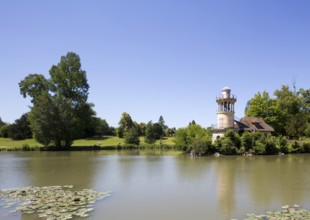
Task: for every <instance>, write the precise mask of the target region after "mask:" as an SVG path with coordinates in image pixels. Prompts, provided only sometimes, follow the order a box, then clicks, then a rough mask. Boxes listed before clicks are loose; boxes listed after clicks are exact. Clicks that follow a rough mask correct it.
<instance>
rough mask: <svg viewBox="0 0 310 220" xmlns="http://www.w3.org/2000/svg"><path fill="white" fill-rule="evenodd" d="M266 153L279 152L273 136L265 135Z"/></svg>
mask: <svg viewBox="0 0 310 220" xmlns="http://www.w3.org/2000/svg"><path fill="white" fill-rule="evenodd" d="M265 151H266V154H277V153H279V148H278V147H277V144H276V138H275V137H273V136H270V137H267V139H266V143H265Z"/></svg>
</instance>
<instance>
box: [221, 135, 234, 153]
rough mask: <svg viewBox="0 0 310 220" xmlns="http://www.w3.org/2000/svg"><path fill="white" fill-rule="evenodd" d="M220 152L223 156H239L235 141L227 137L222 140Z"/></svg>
mask: <svg viewBox="0 0 310 220" xmlns="http://www.w3.org/2000/svg"><path fill="white" fill-rule="evenodd" d="M219 151H220V153H221V154H226V155H232V154H237V148H236V147H235V144H234V143H233V141H232V140H230V139H229V138H225V137H224V138H222V139H221V148H220V150H219Z"/></svg>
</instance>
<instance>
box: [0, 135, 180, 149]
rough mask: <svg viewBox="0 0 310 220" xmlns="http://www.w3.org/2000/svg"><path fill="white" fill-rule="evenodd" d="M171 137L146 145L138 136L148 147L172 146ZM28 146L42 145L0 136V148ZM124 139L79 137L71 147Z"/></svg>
mask: <svg viewBox="0 0 310 220" xmlns="http://www.w3.org/2000/svg"><path fill="white" fill-rule="evenodd" d="M173 139H174V138H173V137H169V138H165V139H163V140H161V141H156V143H155V144H153V145H147V144H146V143H145V142H144V138H143V137H141V138H140V145H141V146H150V147H159V146H160V143H161V144H162V145H167V146H168V147H171V148H173V146H174V142H173ZM26 145H27V146H29V147H30V148H39V147H42V144H40V143H38V142H36V141H35V140H34V139H26V140H21V141H14V140H11V139H10V138H0V150H1V149H2V150H5V149H19V148H23V147H24V146H26ZM124 145H125V141H124V139H123V138H118V137H103V138H102V139H80V140H75V141H74V142H73V145H72V146H73V147H82V146H83V147H87V146H90V147H93V146H101V147H116V146H124Z"/></svg>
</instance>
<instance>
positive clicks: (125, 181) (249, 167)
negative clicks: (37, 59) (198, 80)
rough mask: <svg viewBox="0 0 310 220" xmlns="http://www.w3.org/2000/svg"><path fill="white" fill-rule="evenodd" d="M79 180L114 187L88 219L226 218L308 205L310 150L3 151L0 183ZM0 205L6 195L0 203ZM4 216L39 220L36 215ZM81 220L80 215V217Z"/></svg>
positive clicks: (78, 184)
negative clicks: (217, 153)
mask: <svg viewBox="0 0 310 220" xmlns="http://www.w3.org/2000/svg"><path fill="white" fill-rule="evenodd" d="M51 185H74V186H75V188H74V189H76V190H81V189H84V188H89V189H94V190H96V191H102V192H105V191H111V192H112V193H111V197H108V198H106V199H104V200H101V201H98V202H97V203H96V204H95V206H94V208H95V210H94V211H93V212H91V214H90V216H89V217H88V218H83V219H87V220H88V219H89V220H99V219H100V220H101V219H106V220H142V219H143V220H145V219H147V220H155V219H156V220H158V219H165V220H166V219H167V220H188V219H191V220H202V219H203V220H206V219H210V220H229V219H232V218H236V219H244V218H245V217H246V214H247V213H256V214H262V213H265V212H266V211H273V210H280V209H281V206H282V205H285V204H290V205H293V204H300V205H302V207H304V208H306V209H310V155H309V154H304V155H285V156H260V157H251V158H245V157H242V156H222V157H219V158H215V157H211V156H210V157H203V158H190V157H187V156H184V155H180V154H176V153H161V152H154V151H143V152H138V151H88V152H12V153H11V152H1V153H0V189H6V188H17V187H24V186H51ZM0 203H1V201H0ZM7 212H8V210H6V209H4V208H0V219H8V220H36V219H39V218H38V217H36V216H35V215H31V214H20V213H14V214H9V215H5V214H7ZM75 219H79V218H75Z"/></svg>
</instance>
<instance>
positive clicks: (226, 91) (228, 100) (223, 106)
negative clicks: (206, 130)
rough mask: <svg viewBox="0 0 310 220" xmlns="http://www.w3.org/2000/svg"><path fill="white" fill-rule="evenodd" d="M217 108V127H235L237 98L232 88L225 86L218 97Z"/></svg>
mask: <svg viewBox="0 0 310 220" xmlns="http://www.w3.org/2000/svg"><path fill="white" fill-rule="evenodd" d="M216 102H217V104H218V109H217V128H218V129H229V128H233V127H234V118H235V103H236V102H237V99H236V97H235V96H234V95H232V94H231V89H230V88H228V87H224V88H223V89H222V94H221V95H220V96H219V97H216Z"/></svg>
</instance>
